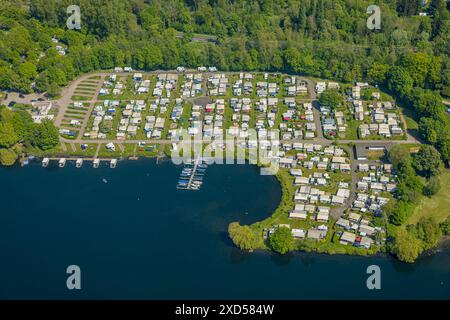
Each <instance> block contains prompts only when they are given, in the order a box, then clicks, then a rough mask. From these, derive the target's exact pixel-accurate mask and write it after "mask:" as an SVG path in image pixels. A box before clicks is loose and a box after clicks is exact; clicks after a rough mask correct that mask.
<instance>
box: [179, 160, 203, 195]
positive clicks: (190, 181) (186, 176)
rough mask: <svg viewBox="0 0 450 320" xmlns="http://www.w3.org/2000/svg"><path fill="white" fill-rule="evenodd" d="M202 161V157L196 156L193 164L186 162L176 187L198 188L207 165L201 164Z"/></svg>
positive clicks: (184, 188)
mask: <svg viewBox="0 0 450 320" xmlns="http://www.w3.org/2000/svg"><path fill="white" fill-rule="evenodd" d="M202 161H203V160H202V158H201V157H198V158H197V159H196V160H195V162H194V164H193V165H192V164H187V165H185V166H184V168H183V170H182V171H181V174H180V179H179V180H178V184H177V189H182V190H200V187H201V186H202V184H203V176H204V175H205V171H206V168H207V165H206V164H203V163H202Z"/></svg>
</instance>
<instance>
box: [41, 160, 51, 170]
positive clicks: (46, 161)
mask: <svg viewBox="0 0 450 320" xmlns="http://www.w3.org/2000/svg"><path fill="white" fill-rule="evenodd" d="M49 163H50V159H49V158H44V159H43V160H42V167H44V168H46V167H47V166H48V164H49Z"/></svg>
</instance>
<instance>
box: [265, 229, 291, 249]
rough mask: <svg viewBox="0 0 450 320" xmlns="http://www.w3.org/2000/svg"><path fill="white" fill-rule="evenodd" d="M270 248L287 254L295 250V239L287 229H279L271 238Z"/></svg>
mask: <svg viewBox="0 0 450 320" xmlns="http://www.w3.org/2000/svg"><path fill="white" fill-rule="evenodd" d="M270 246H271V247H272V249H273V250H274V251H276V252H278V253H281V254H285V253H287V252H289V251H291V250H292V249H293V248H294V237H293V236H292V233H291V230H290V229H289V228H287V227H279V228H277V229H276V230H275V232H274V233H273V234H272V235H271V236H270Z"/></svg>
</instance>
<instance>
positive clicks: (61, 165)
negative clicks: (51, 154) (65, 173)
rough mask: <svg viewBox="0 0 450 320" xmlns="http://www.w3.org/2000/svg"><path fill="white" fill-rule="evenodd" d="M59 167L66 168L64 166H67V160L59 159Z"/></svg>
mask: <svg viewBox="0 0 450 320" xmlns="http://www.w3.org/2000/svg"><path fill="white" fill-rule="evenodd" d="M58 165H59V167H60V168H64V166H65V165H66V158H61V159H59V162H58Z"/></svg>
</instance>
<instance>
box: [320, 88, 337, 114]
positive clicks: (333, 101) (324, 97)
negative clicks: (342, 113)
mask: <svg viewBox="0 0 450 320" xmlns="http://www.w3.org/2000/svg"><path fill="white" fill-rule="evenodd" d="M319 102H320V104H321V105H323V106H327V107H330V108H331V109H333V110H334V109H336V108H337V107H339V106H340V105H341V103H342V97H341V95H340V94H339V92H338V91H337V90H325V91H324V92H322V93H321V94H320V98H319Z"/></svg>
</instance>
